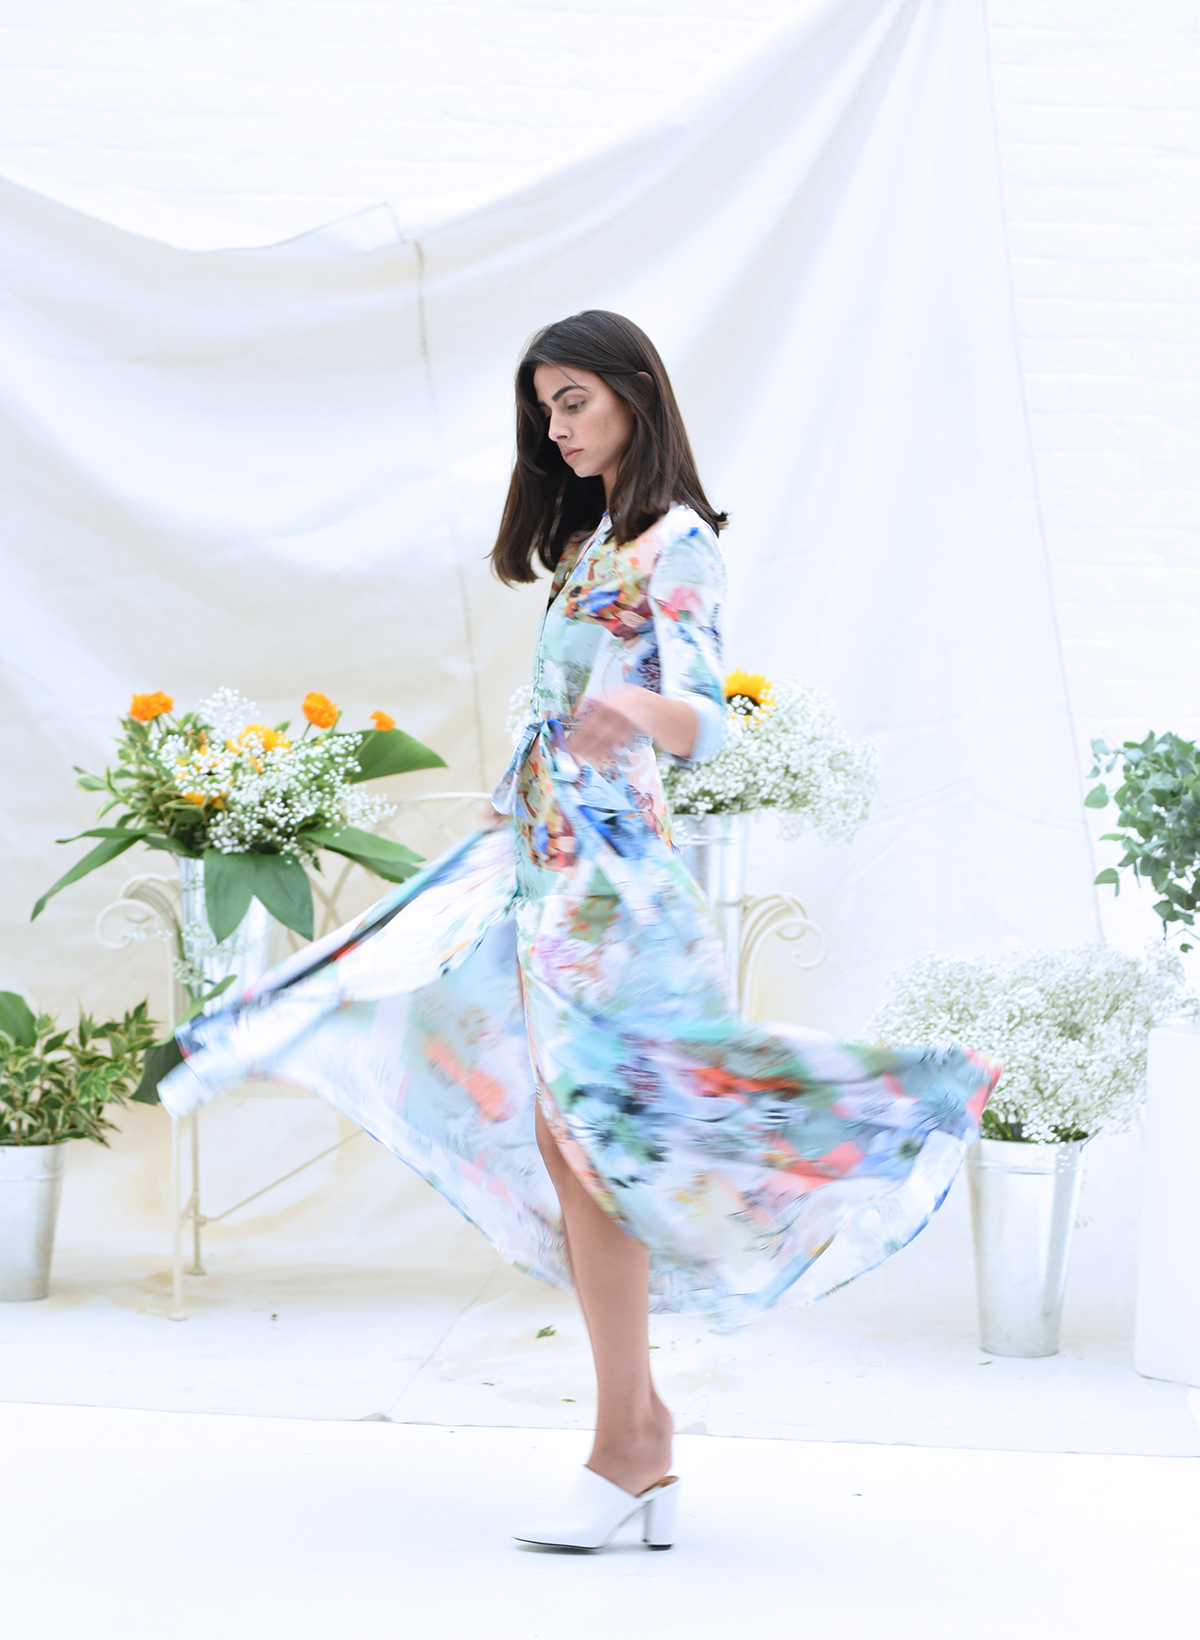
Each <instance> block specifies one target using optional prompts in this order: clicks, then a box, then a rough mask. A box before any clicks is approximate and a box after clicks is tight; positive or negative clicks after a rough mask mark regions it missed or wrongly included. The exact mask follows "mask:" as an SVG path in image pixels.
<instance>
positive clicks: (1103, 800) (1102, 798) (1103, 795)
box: [1083, 785, 1108, 809]
mask: <svg viewBox="0 0 1200 1640" xmlns="http://www.w3.org/2000/svg"><path fill="white" fill-rule="evenodd" d="M1083 806H1084V808H1087V809H1106V808H1107V807H1108V787H1107V786H1104V785H1100V786H1093V787H1092V789H1091V791H1090V792H1089V793H1088V794H1087V796H1086V797H1085V798H1084V800H1083Z"/></svg>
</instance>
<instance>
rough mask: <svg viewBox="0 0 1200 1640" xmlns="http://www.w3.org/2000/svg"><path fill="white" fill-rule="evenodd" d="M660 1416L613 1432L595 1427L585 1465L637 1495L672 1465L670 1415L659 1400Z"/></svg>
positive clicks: (660, 1477)
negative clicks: (590, 1450) (594, 1436)
mask: <svg viewBox="0 0 1200 1640" xmlns="http://www.w3.org/2000/svg"><path fill="white" fill-rule="evenodd" d="M659 1410H660V1412H661V1414H662V1415H665V1421H664V1416H660V1415H653V1416H651V1417H649V1418H647V1419H645V1420H639V1421H638V1424H637V1425H636V1427H631V1426H629V1425H625V1426H623V1427H622V1428H621V1429H619V1430H616V1431H610V1430H605V1429H603V1428H601V1429H598V1430H597V1432H596V1438H595V1440H594V1442H593V1443H592V1452H591V1456H590V1457H589V1458H588V1461H587V1467H588V1468H589V1469H592V1470H594V1471H595V1472H596V1474H597V1475H603V1477H604V1479H605V1480H606V1481H612V1483H613V1485H614V1486H619V1487H620V1488H621V1489H622V1490H623V1491H625V1492H632V1493H633V1494H634V1496H636V1495H637V1494H638V1493H639V1492H644V1491H645V1490H646V1488H647V1487H648V1486H653V1485H654V1484H655V1483H656V1482H657V1481H660V1480H662V1478H663V1476H664V1475H666V1474H667V1472H668V1471H669V1469H670V1467H671V1436H672V1433H673V1430H672V1423H671V1414H670V1413H669V1412H668V1411H667V1409H666V1407H665V1406H662V1403H661V1402H660V1403H659Z"/></svg>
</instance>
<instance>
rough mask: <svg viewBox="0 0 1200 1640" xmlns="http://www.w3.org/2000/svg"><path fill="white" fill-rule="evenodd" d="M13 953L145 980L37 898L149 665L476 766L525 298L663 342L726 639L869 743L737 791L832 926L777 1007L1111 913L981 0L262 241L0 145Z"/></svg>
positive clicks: (82, 916) (786, 60) (807, 16)
mask: <svg viewBox="0 0 1200 1640" xmlns="http://www.w3.org/2000/svg"><path fill="white" fill-rule="evenodd" d="M0 242H2V243H0V258H2V261H3V266H4V268H5V269H6V273H5V278H4V284H5V292H4V300H3V305H2V307H0V463H2V464H3V467H2V471H3V485H4V495H5V508H4V523H3V531H4V540H5V577H4V611H5V613H4V623H3V624H4V642H3V652H4V653H3V669H4V676H3V689H4V698H3V702H2V703H0V737H2V739H0V747H2V752H3V762H2V765H0V766H2V767H3V769H4V777H5V787H6V801H5V805H4V808H5V818H4V824H5V828H6V835H5V837H4V847H5V859H6V861H7V862H8V868H7V870H6V871H5V874H4V885H3V917H4V945H3V965H2V971H0V985H2V986H4V987H8V988H12V989H15V990H20V991H23V992H26V993H27V994H28V995H30V997H31V999H32V1000H34V1001H35V1002H37V1003H40V1004H42V1005H52V1006H64V1005H70V1004H71V1003H73V1001H74V1000H75V998H76V997H81V998H82V999H83V1000H84V1001H85V1002H87V1003H88V1004H90V1005H92V1006H94V1007H103V1008H107V1007H116V1006H120V1005H122V1004H124V1003H128V1002H130V1001H132V1000H136V997H137V996H140V995H141V994H142V993H143V991H144V990H145V988H146V985H147V983H149V978H150V975H151V973H152V972H153V971H154V968H155V964H154V963H153V962H152V961H151V956H150V954H149V953H142V954H141V955H140V956H138V954H136V953H135V954H134V956H133V957H132V958H130V959H129V960H126V959H124V958H123V959H121V960H120V961H112V960H109V959H107V957H106V958H105V959H104V960H103V961H102V960H101V954H100V951H99V948H98V946H97V945H96V943H95V939H94V936H93V933H92V929H91V922H92V918H93V917H94V915H95V911H96V909H97V908H98V906H99V905H101V904H102V903H103V902H104V900H105V899H106V898H109V897H111V894H112V891H113V888H114V885H115V884H117V883H119V882H120V880H121V876H122V866H125V867H126V869H128V866H127V861H128V858H129V857H127V858H126V861H122V862H118V863H117V864H116V865H114V866H113V867H111V868H108V870H107V871H106V873H104V874H101V877H98V878H97V879H96V880H92V881H89V882H87V883H85V884H83V885H81V886H80V887H77V888H75V889H72V890H68V891H67V892H66V893H65V894H64V895H63V896H62V897H61V898H60V899H58V900H56V901H54V902H52V904H51V906H50V908H49V909H48V911H47V912H46V913H45V915H44V917H43V918H42V919H41V921H40V922H39V923H37V924H35V925H34V926H33V927H32V928H30V927H29V925H28V923H27V920H26V919H27V917H28V910H29V906H30V905H31V904H32V901H33V899H34V898H35V897H36V895H37V893H38V892H39V891H40V890H41V889H42V888H44V887H45V886H46V884H47V883H48V882H50V881H51V880H52V879H53V878H54V877H55V876H57V875H58V874H59V872H61V870H62V869H64V864H65V861H66V860H67V859H68V858H70V857H71V856H70V855H68V853H67V851H66V850H61V849H56V848H55V846H54V843H53V838H55V837H58V836H64V835H67V834H68V833H69V832H71V831H73V830H78V829H80V828H81V827H82V826H83V825H86V824H87V823H88V822H89V820H90V817H91V807H90V803H89V800H88V799H86V798H85V797H84V796H83V794H81V793H78V792H75V791H73V790H72V787H71V775H70V770H71V765H72V764H75V763H78V764H82V765H84V766H86V767H91V768H97V767H98V766H100V765H101V764H102V763H104V762H105V761H106V759H107V756H108V748H109V742H110V738H111V735H112V732H113V729H114V726H115V720H116V717H117V716H118V715H119V713H121V712H122V711H123V710H124V709H125V708H126V706H127V703H128V696H129V694H130V692H131V691H132V690H134V689H139V690H140V689H165V690H167V691H168V692H169V693H171V694H173V695H175V697H176V698H177V700H179V701H180V702H181V703H184V704H191V703H192V702H193V701H195V700H196V699H198V698H200V697H201V696H203V695H205V694H207V693H209V692H210V691H211V690H212V689H213V688H215V687H217V686H219V685H221V684H230V685H234V686H236V687H238V688H240V689H242V690H243V691H244V692H245V693H247V694H248V695H250V696H252V697H253V698H255V699H256V700H258V701H259V702H260V703H261V704H262V706H263V707H264V709H265V710H266V711H267V712H268V714H269V716H270V718H271V719H275V718H277V717H281V716H283V715H286V714H287V713H288V712H292V713H294V712H295V710H296V707H297V704H298V701H299V699H300V697H301V696H302V695H303V694H304V693H305V691H306V690H308V689H312V688H319V689H323V690H325V691H326V692H328V693H329V694H331V695H332V696H333V697H334V698H335V699H336V700H337V701H338V702H339V703H340V704H341V705H342V706H343V707H344V708H345V709H346V713H347V722H348V724H350V725H354V724H365V722H366V714H367V712H369V711H370V710H371V709H373V708H374V707H383V708H385V709H387V710H389V711H391V712H392V713H393V714H394V715H395V717H396V718H397V720H398V721H399V722H400V723H401V724H402V725H403V726H404V727H406V728H408V729H410V730H411V731H412V732H413V733H415V734H417V735H419V736H421V738H423V739H425V740H427V741H428V742H430V743H431V744H432V745H434V746H436V747H437V748H438V749H439V750H440V751H441V752H442V753H443V754H444V755H445V757H446V759H447V762H448V763H449V765H450V769H449V772H448V774H441V773H440V772H439V774H438V776H436V777H435V776H433V775H429V776H422V777H420V778H421V781H422V784H423V785H424V786H425V788H426V789H431V788H432V787H434V786H436V785H439V784H441V785H455V786H478V785H481V784H482V785H486V784H489V783H490V781H491V779H492V778H494V776H495V774H496V773H497V772H498V769H499V767H500V766H501V765H502V763H503V759H504V755H505V742H504V736H503V728H502V724H503V717H504V703H505V701H506V699H507V696H508V695H509V693H510V691H511V689H512V688H513V687H514V685H515V684H516V683H517V682H518V681H519V680H520V678H521V677H522V675H523V673H524V671H525V669H526V668H527V666H528V661H529V655H530V650H531V645H532V640H533V634H534V630H535V626H536V621H537V618H538V613H539V608H540V601H541V597H542V594H541V592H540V591H539V590H538V589H527V590H523V591H521V592H510V591H505V590H504V589H502V588H500V587H499V586H498V585H497V583H496V582H495V581H494V580H492V579H491V578H490V576H489V573H488V570H487V566H486V562H485V554H486V552H487V549H488V547H489V545H490V542H491V539H492V535H493V532H494V528H495V523H496V519H497V517H498V513H499V509H500V505H501V502H502V499H503V492H504V487H505V483H506V480H507V473H508V468H509V463H510V460H511V449H512V407H511V376H512V370H513V366H514V364H515V362H516V358H517V356H518V353H519V349H520V346H521V343H522V341H523V340H524V338H525V336H526V335H527V334H528V333H529V332H530V331H532V330H533V329H534V328H536V327H537V326H539V325H540V324H543V323H545V322H546V321H547V320H549V319H552V318H556V317H559V316H561V315H563V314H564V313H567V312H571V311H575V310H577V309H580V308H583V307H589V306H602V307H608V308H613V309H617V310H618V311H622V312H625V313H628V314H629V315H630V316H631V317H632V318H634V319H636V320H637V321H638V322H639V323H640V324H642V325H643V326H644V327H645V328H646V329H647V330H648V331H649V333H650V334H651V335H652V336H653V337H654V339H655V340H656V342H657V343H658V345H659V347H660V349H661V351H662V352H663V354H664V357H665V358H666V361H667V364H668V368H669V369H670V371H671V373H672V376H673V379H674V381H675V384H676V387H677V390H678V392H679V396H680V399H681V402H682V404H683V407H684V411H685V415H686V417H687V419H688V423H689V426H690V428H691V431H692V434H693V437H694V441H695V443H696V446H697V453H698V456H699V459H700V464H701V471H702V473H703V476H704V479H705V483H706V486H707V488H708V490H709V494H710V496H711V497H712V499H713V500H714V502H715V503H716V504H717V505H718V506H721V507H726V508H728V510H729V512H730V514H731V520H732V522H731V527H730V529H729V531H728V533H727V535H726V536H725V537H724V541H725V546H726V553H727V557H728V561H729V567H730V581H731V597H730V604H729V609H728V612H727V615H728V622H727V625H728V650H727V653H728V659H729V662H730V664H731V665H741V666H746V667H749V668H750V669H752V670H763V671H766V672H768V673H769V674H774V675H777V676H778V675H791V676H797V677H800V678H803V679H805V680H807V681H811V682H814V683H817V684H819V685H820V686H821V687H823V688H825V689H827V690H828V691H829V692H830V693H831V694H832V695H833V697H834V699H835V700H836V702H837V703H838V705H839V707H840V709H841V712H842V714H843V716H844V718H845V719H846V721H847V723H848V725H849V727H850V728H851V730H852V731H853V732H854V733H855V734H859V735H871V736H873V737H875V738H876V739H877V740H878V742H879V744H880V747H881V751H882V781H881V789H880V794H879V799H878V802H877V804H876V809H875V814H874V817H873V819H872V822H871V824H870V825H869V826H868V828H867V829H866V831H865V832H864V833H863V835H862V836H861V837H860V839H859V840H858V841H857V842H856V843H855V844H854V845H839V846H838V847H836V848H833V849H828V850H823V849H821V848H820V847H819V846H818V845H816V844H811V843H805V844H802V845H795V846H791V847H786V848H785V847H784V846H782V845H779V844H777V843H776V842H774V840H773V835H772V831H771V828H770V827H769V826H767V827H765V828H762V829H761V837H760V848H759V851H758V854H757V857H756V861H755V886H756V887H759V888H765V887H767V886H778V887H785V888H789V889H792V890H793V891H796V892H799V893H800V894H801V896H802V897H803V898H804V899H805V900H806V901H807V903H808V905H809V908H810V910H811V911H812V912H813V913H814V914H816V915H817V916H818V917H819V918H820V919H821V920H822V921H824V922H825V923H827V924H828V926H829V928H830V932H831V935H832V941H833V956H832V958H831V960H830V962H829V963H828V964H827V966H826V968H825V969H823V970H821V971H820V974H819V975H818V976H816V977H814V978H813V979H812V980H810V981H808V982H807V984H806V988H805V989H804V990H803V991H799V990H796V989H795V987H794V986H793V985H792V984H791V982H788V983H786V984H785V982H784V981H783V980H780V981H778V982H777V983H776V984H775V985H774V986H773V988H771V996H770V1002H771V1004H772V1009H773V1011H775V1012H779V1013H790V1014H791V1015H792V1016H793V1017H799V1018H804V1019H806V1020H808V1021H809V1022H812V1023H817V1024H822V1023H824V1024H830V1025H833V1026H835V1027H836V1028H849V1027H853V1026H854V1025H856V1024H857V1023H859V1022H860V1021H861V1019H862V1018H863V1017H864V1016H865V1014H866V1013H867V1012H869V1010H870V1008H871V1006H872V1005H873V1004H874V1002H875V1000H876V999H877V997H878V995H879V993H880V991H881V988H882V986H883V984H884V981H885V979H886V975H887V972H888V971H889V969H890V968H891V967H892V966H894V965H895V963H896V962H898V961H899V960H901V959H902V958H903V957H904V956H905V955H906V954H908V953H909V952H911V951H912V950H914V949H918V948H923V947H928V946H937V947H939V948H944V949H970V950H976V951H990V950H995V949H997V948H999V947H1001V946H1003V945H1005V944H1012V943H1024V944H1038V943H1041V944H1059V943H1063V942H1068V941H1073V940H1075V939H1078V938H1083V937H1088V936H1090V935H1092V934H1093V933H1094V932H1095V910H1094V902H1093V897H1092V892H1091V888H1090V877H1091V863H1090V858H1089V850H1088V843H1087V834H1086V831H1085V828H1084V826H1083V823H1082V819H1081V811H1080V807H1079V801H1080V792H1079V771H1078V766H1077V762H1076V758H1075V752H1074V739H1073V731H1072V728H1071V723H1070V716H1069V711H1068V707H1067V703H1066V698H1065V693H1064V686H1063V679H1062V669H1061V659H1060V654H1059V646H1058V640H1057V636H1056V633H1055V629H1054V618H1053V605H1052V600H1051V594H1050V587H1049V583H1048V577H1047V571H1046V563H1045V555H1044V550H1043V544H1042V538H1041V530H1040V524H1039V519H1038V510H1037V500H1036V494H1035V489H1034V483H1033V475H1032V465H1031V459H1030V453H1029V447H1028V439H1027V433H1026V427H1025V417H1024V410H1023V406H1022V401H1021V388H1020V378H1019V373H1018V368H1017V360H1016V351H1015V342H1014V334H1013V324H1012V317H1011V311H1010V297H1009V288H1008V272H1007V261H1006V252H1005V245H1004V236H1003V225H1002V215H1001V210H1000V199H999V185H998V179H997V170H996V158H995V139H994V134H993V130H992V115H991V105H990V90H989V84H988V68H987V61H986V46H985V38H984V29H983V16H982V5H981V3H980V0H820V3H809V4H805V5H802V6H799V7H797V8H796V10H795V11H794V13H793V14H791V15H790V16H789V17H788V18H787V19H785V20H784V21H783V22H782V23H781V24H779V25H778V26H775V27H773V28H771V29H770V30H767V31H764V32H763V33H762V34H761V35H759V36H757V37H755V39H754V40H753V41H752V42H751V43H750V45H749V46H748V47H747V48H746V49H745V50H744V51H742V53H741V54H740V55H738V56H736V57H733V58H731V59H730V61H729V62H728V63H727V64H726V65H725V66H724V67H723V69H722V71H721V72H720V74H718V75H715V76H711V77H709V78H707V79H705V80H704V81H698V82H695V83H693V84H692V85H691V86H689V87H688V88H687V89H686V92H685V93H684V94H681V95H678V96H676V97H673V98H672V99H670V100H667V101H665V102H664V103H663V104H662V106H660V107H657V108H652V109H648V110H647V112H646V115H645V118H644V120H643V121H642V122H641V123H640V124H639V125H638V126H637V127H635V128H629V129H628V130H626V131H625V132H624V133H623V134H622V135H621V136H620V137H619V138H618V139H615V140H607V141H605V142H604V143H603V144H602V145H601V146H599V147H597V148H596V149H595V150H593V151H591V152H585V153H583V154H580V155H576V156H574V157H572V158H570V159H568V160H566V161H564V162H563V163H562V164H561V165H554V166H549V167H547V168H546V169H544V170H543V171H541V172H539V173H538V174H537V175H536V176H533V177H531V178H530V179H528V180H527V181H526V182H525V183H524V184H523V185H522V186H521V187H519V188H517V189H515V190H510V191H509V192H507V193H505V194H504V195H503V196H501V197H496V198H492V199H486V200H477V201H474V202H473V203H471V204H470V205H467V206H464V205H463V204H462V202H461V201H459V202H457V203H454V204H453V205H450V204H447V205H444V206H440V205H439V204H438V202H436V201H423V202H420V203H419V204H412V203H410V204H409V205H408V206H407V207H406V206H405V205H404V203H403V202H400V201H393V202H391V212H390V213H389V211H388V210H387V208H386V207H379V208H376V209H375V210H373V211H368V212H363V213H360V214H359V215H358V216H357V217H353V218H350V219H347V220H346V221H345V222H343V223H340V224H333V225H331V227H330V228H329V229H328V230H326V231H324V232H318V233H316V234H312V235H306V236H304V237H303V238H302V239H299V240H294V241H291V242H290V243H289V244H288V245H285V246H280V247H277V248H275V249H273V250H268V251H257V250H256V251H241V252H236V253H235V252H197V251H183V250H178V249H174V248H171V247H168V246H165V245H162V244H158V243H155V242H152V241H149V240H146V239H142V238H139V237H137V236H135V235H132V234H129V233H126V232H124V231H122V230H119V229H116V228H112V227H108V226H106V225H104V224H101V223H99V222H96V221H93V220H91V219H89V218H86V217H83V216H81V215H79V214H77V213H75V212H73V211H71V210H69V209H67V208H65V207H63V206H60V205H57V204H53V203H51V202H49V201H47V200H45V199H42V198H40V197H38V196H36V195H34V194H31V193H29V192H28V191H26V190H23V189H20V188H18V187H16V186H15V185H12V184H2V185H0Z"/></svg>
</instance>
